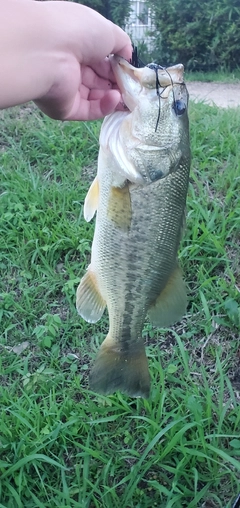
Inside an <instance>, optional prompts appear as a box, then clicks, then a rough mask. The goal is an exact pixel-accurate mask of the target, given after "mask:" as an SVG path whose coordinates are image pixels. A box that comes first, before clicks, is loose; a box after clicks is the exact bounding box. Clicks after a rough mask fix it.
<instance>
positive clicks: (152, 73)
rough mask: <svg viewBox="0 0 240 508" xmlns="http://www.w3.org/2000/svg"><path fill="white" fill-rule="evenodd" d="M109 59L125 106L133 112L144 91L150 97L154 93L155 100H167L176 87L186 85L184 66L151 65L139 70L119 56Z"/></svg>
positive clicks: (112, 56) (111, 56)
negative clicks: (164, 66) (162, 66)
mask: <svg viewBox="0 0 240 508" xmlns="http://www.w3.org/2000/svg"><path fill="white" fill-rule="evenodd" d="M109 59H110V63H111V66H112V70H113V73H114V76H115V78H116V81H117V84H118V87H119V89H120V92H121V94H122V98H123V102H124V105H125V106H126V108H128V109H129V110H130V111H131V112H132V111H133V110H134V109H135V107H136V105H137V102H138V96H139V94H140V92H141V91H142V90H144V89H145V91H146V93H147V94H148V95H150V94H151V91H152V93H153V95H154V96H155V98H156V95H160V96H161V99H167V98H168V96H169V92H170V91H171V90H172V88H173V87H174V85H181V84H182V85H184V79H183V72H184V67H183V65H182V64H178V65H174V66H172V67H167V68H161V67H159V66H157V65H155V64H150V65H147V66H146V67H142V68H137V67H134V66H133V65H132V64H130V63H129V62H128V61H127V60H125V59H124V58H122V57H120V56H118V55H110V57H109ZM156 90H157V92H158V93H157V94H156ZM180 109H181V105H180V104H179V110H180Z"/></svg>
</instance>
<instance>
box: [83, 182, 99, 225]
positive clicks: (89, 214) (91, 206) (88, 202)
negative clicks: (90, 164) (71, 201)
mask: <svg viewBox="0 0 240 508" xmlns="http://www.w3.org/2000/svg"><path fill="white" fill-rule="evenodd" d="M98 200H99V183H98V179H97V177H96V178H94V180H93V182H92V184H91V186H90V187H89V190H88V193H87V195H86V197H85V201H84V208H83V214H84V219H85V220H86V221H87V222H89V221H90V220H91V219H92V218H93V216H94V214H95V212H96V210H97V209H98Z"/></svg>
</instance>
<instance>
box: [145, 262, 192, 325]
mask: <svg viewBox="0 0 240 508" xmlns="http://www.w3.org/2000/svg"><path fill="white" fill-rule="evenodd" d="M186 306H187V294H186V287H185V284H184V281H183V279H182V272H181V270H180V268H179V267H178V266H177V267H176V268H175V270H174V271H173V273H172V275H171V277H170V278H169V280H168V282H167V284H166V286H165V288H164V289H163V291H162V292H161V294H160V295H159V297H158V298H157V299H156V301H155V303H154V304H153V305H152V306H151V307H150V308H149V310H148V316H149V319H150V321H151V323H152V324H154V325H155V326H159V327H161V328H164V327H167V326H170V325H172V324H173V323H175V322H176V321H179V320H180V319H181V318H182V316H183V314H184V313H185V311H186Z"/></svg>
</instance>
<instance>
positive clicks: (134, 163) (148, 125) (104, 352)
mask: <svg viewBox="0 0 240 508" xmlns="http://www.w3.org/2000/svg"><path fill="white" fill-rule="evenodd" d="M110 62H111V65H112V69H113V72H114V74H115V78H116V81H117V83H118V86H119V88H120V90H121V92H122V97H123V100H124V102H125V105H126V108H127V109H126V110H125V111H124V112H115V113H112V114H111V115H109V116H107V117H106V118H105V120H104V122H103V125H102V129H101V134H100V150H99V158H98V171H97V177H96V178H95V180H94V182H93V183H92V185H91V187H90V189H89V192H88V194H87V196H86V199H85V204H84V216H85V219H86V220H87V221H89V220H91V219H92V217H93V216H94V214H95V212H96V226H95V233H94V239H93V245H92V255H91V263H90V265H89V267H88V269H87V272H86V274H85V275H84V277H83V278H82V280H81V282H80V284H79V287H78V290H77V310H78V312H79V314H80V315H81V316H82V317H83V318H84V319H85V320H86V321H88V322H90V323H94V322H96V321H98V319H100V318H101V316H102V314H103V312H104V309H105V307H106V306H107V309H108V314H109V325H110V326H109V332H108V335H107V337H106V339H105V340H104V341H103V343H102V345H101V347H100V350H99V352H98V355H97V359H96V362H95V364H94V366H93V369H92V371H91V374H90V388H91V389H92V390H94V391H96V392H99V393H102V394H105V395H106V394H110V393H113V392H114V391H116V390H121V391H123V392H124V393H126V394H127V395H130V396H133V397H139V396H143V397H148V396H149V393H150V374H149V370H148V363H147V357H146V353H145V348H144V343H143V339H142V329H143V326H144V322H145V319H146V315H147V314H148V317H149V319H150V321H151V322H152V323H153V324H154V325H156V326H159V327H166V326H169V325H171V324H172V323H174V322H175V321H178V320H179V319H181V317H182V316H183V314H184V312H185V309H186V290H185V284H184V282H183V279H182V274H181V270H180V268H179V263H178V259H177V251H178V248H179V243H180V239H181V236H182V230H183V227H184V222H185V206H186V194H187V189H188V180H189V170H190V143H189V125H188V115H187V107H188V93H187V89H186V86H185V84H184V81H183V66H182V65H176V66H174V67H169V68H167V69H163V68H161V67H160V66H157V65H155V64H151V65H149V66H146V67H144V68H142V69H139V68H136V67H134V66H133V65H131V64H129V63H128V62H127V61H126V60H124V59H123V58H121V57H119V56H112V57H111V58H110Z"/></svg>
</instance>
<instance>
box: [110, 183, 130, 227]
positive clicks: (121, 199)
mask: <svg viewBox="0 0 240 508" xmlns="http://www.w3.org/2000/svg"><path fill="white" fill-rule="evenodd" d="M107 216H108V218H109V219H110V220H112V221H113V222H114V223H115V225H116V226H117V227H119V228H120V229H122V230H123V231H128V230H129V228H130V225H131V219H132V206H131V197H130V192H129V186H128V183H126V184H125V185H124V187H112V188H111V193H110V198H109V202H108V210H107Z"/></svg>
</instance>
